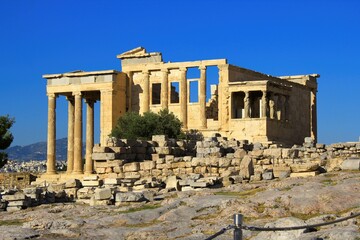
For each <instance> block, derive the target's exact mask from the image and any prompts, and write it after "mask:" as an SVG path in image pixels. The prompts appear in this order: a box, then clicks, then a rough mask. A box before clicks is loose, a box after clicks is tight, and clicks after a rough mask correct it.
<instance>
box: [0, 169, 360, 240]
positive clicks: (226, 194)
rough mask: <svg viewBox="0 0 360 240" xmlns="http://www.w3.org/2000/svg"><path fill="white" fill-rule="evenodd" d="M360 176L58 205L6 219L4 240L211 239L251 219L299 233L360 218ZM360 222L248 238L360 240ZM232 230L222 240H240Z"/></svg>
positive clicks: (1, 216)
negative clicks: (238, 219)
mask: <svg viewBox="0 0 360 240" xmlns="http://www.w3.org/2000/svg"><path fill="white" fill-rule="evenodd" d="M359 190H360V173H359V171H356V172H345V171H341V172H332V173H325V174H321V175H319V176H316V177H310V178H286V179H282V180H271V181H261V182H252V183H245V184H235V185H231V186H229V187H226V188H213V189H203V190H200V191H187V192H169V193H166V194H164V196H163V197H160V198H159V199H160V200H154V201H152V202H143V203H134V204H128V205H121V206H115V205H111V206H96V207H91V206H89V205H86V204H80V203H56V204H48V205H41V206H38V207H32V208H28V209H25V210H21V211H17V212H0V231H1V235H0V239H30V238H32V239H157V240H160V239H205V238H207V237H209V236H211V235H212V234H215V233H216V232H217V231H219V230H221V229H222V228H224V227H226V226H228V225H231V224H232V223H233V219H232V216H233V214H234V213H241V214H243V215H244V225H247V226H262V227H263V226H265V225H266V226H277V227H285V226H294V225H305V224H315V223H321V222H326V221H331V220H335V219H337V218H340V217H345V216H349V215H350V214H352V213H358V212H360V191H359ZM359 226H360V218H352V219H350V220H347V221H344V222H341V223H337V224H333V225H328V226H324V227H319V228H315V229H312V230H311V231H304V230H296V231H288V232H260V233H259V232H252V231H246V230H244V231H243V235H244V238H243V239H256V240H259V239H276V240H279V239H280V240H281V239H287V240H288V239H302V240H303V239H309V240H310V239H342V240H343V239H360V231H359ZM232 234H233V233H232V230H229V231H227V232H225V233H224V234H223V235H221V236H219V237H217V238H216V239H232Z"/></svg>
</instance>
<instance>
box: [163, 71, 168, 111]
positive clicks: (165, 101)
mask: <svg viewBox="0 0 360 240" xmlns="http://www.w3.org/2000/svg"><path fill="white" fill-rule="evenodd" d="M161 72H162V81H161V107H162V109H165V108H168V105H169V101H168V99H169V96H168V95H169V86H168V83H169V80H168V77H169V70H167V69H163V70H161Z"/></svg>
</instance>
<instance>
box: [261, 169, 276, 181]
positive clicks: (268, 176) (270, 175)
mask: <svg viewBox="0 0 360 240" xmlns="http://www.w3.org/2000/svg"><path fill="white" fill-rule="evenodd" d="M262 178H263V179H264V180H271V179H273V178H274V174H273V172H272V171H267V172H263V174H262Z"/></svg>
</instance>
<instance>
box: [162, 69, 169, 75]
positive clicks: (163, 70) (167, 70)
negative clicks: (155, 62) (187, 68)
mask: <svg viewBox="0 0 360 240" xmlns="http://www.w3.org/2000/svg"><path fill="white" fill-rule="evenodd" d="M161 72H163V73H167V74H168V73H169V69H167V68H162V69H161Z"/></svg>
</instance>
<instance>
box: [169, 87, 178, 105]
mask: <svg viewBox="0 0 360 240" xmlns="http://www.w3.org/2000/svg"><path fill="white" fill-rule="evenodd" d="M170 88H171V91H170V103H179V102H180V100H179V92H180V91H179V89H180V84H179V82H171V84H170Z"/></svg>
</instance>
